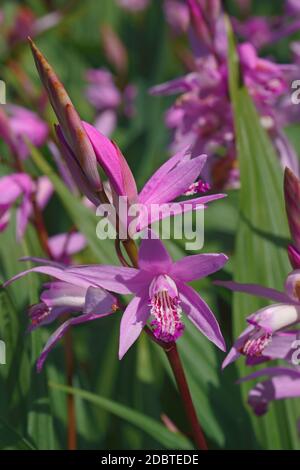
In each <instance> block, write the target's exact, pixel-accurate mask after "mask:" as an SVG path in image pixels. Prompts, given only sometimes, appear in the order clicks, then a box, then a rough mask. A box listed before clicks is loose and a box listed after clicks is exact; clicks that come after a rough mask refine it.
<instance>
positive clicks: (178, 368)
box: [144, 326, 208, 450]
mask: <svg viewBox="0 0 300 470" xmlns="http://www.w3.org/2000/svg"><path fill="white" fill-rule="evenodd" d="M144 331H145V333H147V335H148V336H149V337H150V338H151V339H152V341H154V342H155V343H156V344H158V345H159V346H160V347H161V348H162V349H163V350H164V351H165V353H166V355H167V358H168V361H169V363H170V366H171V368H172V371H173V374H174V377H175V380H176V384H177V387H178V391H179V394H180V396H181V399H182V404H183V407H184V410H185V414H186V417H187V420H188V422H189V424H190V427H191V431H192V433H193V437H194V441H195V444H196V445H197V447H198V448H199V449H201V450H208V447H207V443H206V440H205V436H204V433H203V431H202V428H201V425H200V423H199V420H198V418H197V414H196V410H195V407H194V403H193V400H192V396H191V392H190V389H189V386H188V383H187V380H186V376H185V373H184V369H183V365H182V362H181V359H180V356H179V354H178V350H177V346H176V343H175V342H171V343H164V342H163V341H160V340H159V339H157V338H155V336H154V334H153V333H152V331H151V329H150V328H149V327H148V326H145V327H144Z"/></svg>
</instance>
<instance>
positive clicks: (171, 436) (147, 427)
mask: <svg viewBox="0 0 300 470" xmlns="http://www.w3.org/2000/svg"><path fill="white" fill-rule="evenodd" d="M49 386H50V387H53V388H55V389H57V390H61V391H62V392H64V393H72V394H74V395H75V396H76V397H79V398H83V399H85V400H88V401H89V402H90V403H93V404H95V405H97V406H100V407H101V408H103V409H104V410H106V411H108V412H110V413H112V414H114V415H116V416H118V417H119V418H122V419H124V420H126V421H127V422H129V423H130V424H133V425H134V426H137V427H138V428H140V429H141V430H142V431H144V432H146V433H147V434H149V435H150V436H151V437H153V438H154V439H155V440H156V441H157V442H159V443H161V444H163V445H164V446H165V447H167V448H169V449H177V448H179V449H192V448H193V446H192V444H191V443H190V441H189V440H188V439H187V438H185V437H184V436H183V435H180V434H175V433H172V432H171V431H169V430H168V429H166V428H165V427H164V426H163V425H162V424H160V423H158V422H156V421H155V420H154V419H152V418H149V417H148V416H145V415H143V414H142V413H139V412H138V411H135V410H131V409H130V408H127V407H126V406H124V405H121V404H120V403H116V402H114V401H112V400H109V399H108V398H103V397H100V396H98V395H95V394H94V393H91V392H87V391H85V390H81V389H78V388H73V387H67V386H65V385H60V384H55V383H52V382H50V383H49Z"/></svg>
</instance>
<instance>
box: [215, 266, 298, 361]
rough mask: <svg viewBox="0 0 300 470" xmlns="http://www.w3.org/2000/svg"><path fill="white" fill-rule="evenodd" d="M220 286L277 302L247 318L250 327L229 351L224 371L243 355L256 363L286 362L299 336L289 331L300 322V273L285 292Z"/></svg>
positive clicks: (288, 282) (253, 286)
mask: <svg viewBox="0 0 300 470" xmlns="http://www.w3.org/2000/svg"><path fill="white" fill-rule="evenodd" d="M215 284H216V285H219V286H223V287H226V288H227V289H230V290H232V291H234V292H244V293H246V294H250V295H255V296H258V297H263V298H265V299H268V300H272V301H275V302H277V303H276V304H274V305H270V306H267V307H264V308H262V309H260V310H258V311H257V312H255V313H253V314H252V315H250V316H249V317H248V318H247V322H248V323H249V326H248V327H247V328H246V330H244V331H243V333H242V334H241V335H240V336H239V338H238V339H237V340H236V341H235V343H234V345H233V347H232V349H231V350H230V351H229V353H228V355H227V357H226V359H225V361H224V362H223V368H224V367H226V366H228V365H229V364H230V363H231V362H233V361H235V360H236V359H237V358H238V357H240V355H241V354H243V355H245V356H247V358H249V359H250V361H249V362H248V363H251V361H252V360H254V362H256V361H257V360H258V359H259V358H263V359H264V358H275V357H277V358H284V359H286V358H287V356H288V353H289V352H290V350H291V345H292V343H293V341H294V340H295V339H296V338H297V336H295V335H296V334H297V333H296V332H291V331H286V329H287V328H288V327H291V326H293V325H296V324H297V323H299V322H300V291H299V286H300V270H296V271H293V272H292V273H291V274H289V276H288V277H287V280H286V283H285V292H280V291H277V290H275V289H270V288H267V287H263V286H260V285H257V284H239V283H237V282H232V281H216V282H215Z"/></svg>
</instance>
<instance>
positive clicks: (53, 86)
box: [31, 43, 225, 231]
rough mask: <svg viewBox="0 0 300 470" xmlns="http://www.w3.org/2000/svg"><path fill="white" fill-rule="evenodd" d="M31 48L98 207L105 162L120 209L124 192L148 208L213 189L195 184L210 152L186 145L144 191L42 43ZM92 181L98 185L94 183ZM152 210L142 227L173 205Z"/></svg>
mask: <svg viewBox="0 0 300 470" xmlns="http://www.w3.org/2000/svg"><path fill="white" fill-rule="evenodd" d="M31 46H32V51H33V55H34V58H35V61H36V65H37V68H38V71H39V73H40V77H41V79H42V81H43V83H44V85H45V87H46V90H47V92H48V95H49V98H50V100H51V103H52V106H53V108H54V111H55V112H56V115H57V117H58V120H59V123H60V124H59V126H57V127H56V132H57V136H58V139H59V141H60V144H61V147H62V150H63V155H64V157H65V160H66V163H67V165H68V166H69V168H70V171H71V173H72V176H73V177H74V179H75V180H76V182H77V184H78V186H79V187H80V189H81V190H82V191H83V193H84V194H85V195H86V196H87V197H88V198H89V199H90V200H91V201H92V202H93V203H94V204H95V205H99V203H100V199H99V191H100V190H101V191H102V190H103V186H102V183H101V182H100V179H99V175H98V169H97V163H100V165H101V166H102V168H103V169H104V171H105V172H106V174H107V176H108V179H109V182H110V186H111V192H112V200H113V202H114V203H115V205H116V207H118V198H119V196H124V197H126V198H127V201H128V205H129V206H130V205H132V204H143V205H144V206H146V209H148V208H149V206H150V205H151V204H164V203H169V202H172V201H173V200H174V199H175V198H177V197H179V196H181V195H183V194H184V193H186V192H187V194H189V195H190V194H196V193H198V192H203V190H206V189H207V187H206V186H205V185H203V184H201V182H199V184H198V183H196V184H195V179H196V178H197V177H198V175H199V174H200V172H201V170H202V168H203V165H204V163H205V161H206V156H204V155H200V156H199V157H197V158H194V159H191V155H190V154H189V153H188V152H187V150H186V149H184V150H183V151H182V152H179V153H178V154H176V155H175V156H174V157H173V158H171V159H170V160H168V161H167V162H166V163H165V164H164V165H162V167H161V168H160V169H159V170H158V171H157V172H156V173H155V174H154V175H153V177H152V178H151V179H150V180H149V181H148V183H146V185H145V187H144V188H143V190H142V191H141V192H140V193H139V194H138V193H137V188H136V183H135V180H134V177H133V175H132V173H131V171H130V168H129V166H128V164H127V162H126V159H125V158H124V156H123V155H122V153H121V151H120V149H119V148H118V147H117V146H116V145H115V144H114V143H113V142H111V141H110V140H109V139H108V138H107V137H105V136H103V135H102V134H101V133H100V132H98V131H97V129H95V128H94V127H93V126H91V125H90V124H88V123H83V122H81V121H80V118H79V116H78V114H77V112H76V111H75V109H74V107H73V105H72V103H71V101H70V98H69V97H68V95H67V93H66V91H65V90H64V87H63V85H62V84H61V83H60V82H59V80H58V78H57V76H56V75H55V73H54V71H53V70H52V68H51V67H50V65H49V64H48V62H47V61H46V59H45V58H44V57H43V55H42V54H41V52H40V51H39V50H38V49H37V47H36V46H35V45H34V44H33V43H31ZM79 144H80V145H79ZM96 175H97V176H96ZM97 178H98V179H97ZM92 180H93V183H92V184H89V183H91V181H92ZM96 180H97V181H98V183H96ZM99 184H101V186H99ZM97 185H98V186H97ZM100 188H101V189H100ZM224 196H225V195H224V194H213V195H207V196H204V197H202V198H195V199H192V200H189V201H187V202H188V205H187V206H186V207H184V206H185V205H184V202H181V203H178V204H177V207H176V209H175V211H174V212H173V211H172V212H171V213H172V214H174V215H176V211H177V213H182V211H184V210H186V209H187V210H193V209H195V208H196V206H198V207H199V208H203V206H204V205H205V204H206V203H208V202H210V201H214V200H216V199H220V198H223V197H224ZM149 214H150V215H153V212H152V211H151V210H146V211H143V212H142V214H140V215H139V219H138V223H137V224H136V230H137V231H140V230H142V229H143V228H145V227H147V226H148V225H149V224H150V223H152V222H154V221H156V220H159V219H161V218H163V217H168V216H170V208H169V207H167V208H166V207H164V211H157V212H156V214H155V215H154V217H152V218H149ZM156 217H157V218H156Z"/></svg>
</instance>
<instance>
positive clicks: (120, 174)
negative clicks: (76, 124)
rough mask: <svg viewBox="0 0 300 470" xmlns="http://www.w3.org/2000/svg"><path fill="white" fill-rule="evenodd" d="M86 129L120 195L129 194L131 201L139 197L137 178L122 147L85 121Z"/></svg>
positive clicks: (102, 164) (100, 161) (98, 156)
mask: <svg viewBox="0 0 300 470" xmlns="http://www.w3.org/2000/svg"><path fill="white" fill-rule="evenodd" d="M83 125H84V128H85V131H86V133H87V135H88V137H89V139H90V141H91V143H92V145H93V148H94V151H95V154H96V157H97V159H98V162H99V163H100V165H101V166H102V168H103V169H104V171H105V173H106V174H107V176H108V178H109V181H110V183H111V184H112V186H113V188H114V190H115V191H116V193H117V194H118V195H119V196H127V197H128V199H129V202H132V201H135V200H136V199H137V189H136V184H135V179H134V177H133V175H132V173H131V170H130V168H129V166H128V164H127V162H126V160H125V158H124V156H123V155H122V153H121V151H120V149H119V148H118V147H117V146H116V145H115V144H114V143H113V142H111V141H110V140H109V139H108V138H107V137H105V136H104V135H102V134H100V132H99V131H97V129H95V127H93V126H91V125H90V124H88V123H86V122H84V123H83Z"/></svg>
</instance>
